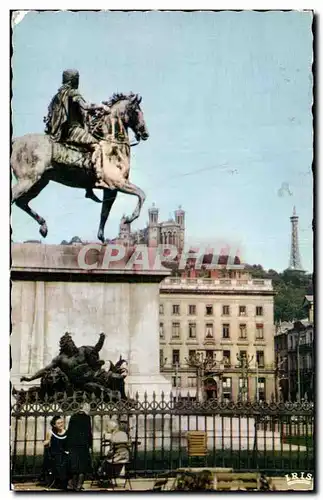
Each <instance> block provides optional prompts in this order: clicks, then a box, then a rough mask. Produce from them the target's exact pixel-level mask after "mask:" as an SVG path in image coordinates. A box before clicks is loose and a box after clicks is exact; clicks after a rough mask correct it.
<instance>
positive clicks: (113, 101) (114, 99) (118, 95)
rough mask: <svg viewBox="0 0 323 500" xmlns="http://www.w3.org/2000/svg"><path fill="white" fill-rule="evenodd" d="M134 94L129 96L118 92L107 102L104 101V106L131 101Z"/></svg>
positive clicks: (131, 93)
mask: <svg viewBox="0 0 323 500" xmlns="http://www.w3.org/2000/svg"><path fill="white" fill-rule="evenodd" d="M134 96H135V94H134V93H133V92H130V93H129V94H123V93H122V92H118V93H115V94H113V95H112V97H110V99H109V100H108V101H105V104H107V105H108V106H113V105H114V104H116V103H117V102H119V101H124V100H126V99H131V98H132V97H134Z"/></svg>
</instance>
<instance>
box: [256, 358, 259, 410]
mask: <svg viewBox="0 0 323 500" xmlns="http://www.w3.org/2000/svg"><path fill="white" fill-rule="evenodd" d="M258 368H259V367H258V361H257V360H256V401H259V371H258Z"/></svg>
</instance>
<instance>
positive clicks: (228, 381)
mask: <svg viewBox="0 0 323 500" xmlns="http://www.w3.org/2000/svg"><path fill="white" fill-rule="evenodd" d="M222 387H223V389H231V377H224V378H223V379H222Z"/></svg>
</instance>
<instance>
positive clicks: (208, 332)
mask: <svg viewBox="0 0 323 500" xmlns="http://www.w3.org/2000/svg"><path fill="white" fill-rule="evenodd" d="M205 338H207V339H213V323H206V325H205Z"/></svg>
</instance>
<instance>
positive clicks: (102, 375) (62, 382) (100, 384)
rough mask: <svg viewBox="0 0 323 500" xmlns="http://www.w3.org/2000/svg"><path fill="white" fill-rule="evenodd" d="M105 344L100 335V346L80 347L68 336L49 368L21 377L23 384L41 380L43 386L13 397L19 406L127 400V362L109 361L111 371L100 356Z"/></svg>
mask: <svg viewBox="0 0 323 500" xmlns="http://www.w3.org/2000/svg"><path fill="white" fill-rule="evenodd" d="M104 340H105V335H104V333H101V334H100V338H99V340H98V342H97V344H96V345H95V346H94V347H92V346H82V347H76V345H75V343H74V341H73V339H72V337H71V335H70V334H69V333H67V332H66V333H65V334H64V335H63V336H62V337H61V339H60V351H59V354H58V356H56V357H55V358H54V359H53V360H52V361H51V363H50V364H49V365H47V366H46V367H45V368H42V369H41V370H39V371H37V372H36V373H35V374H34V375H32V376H31V377H21V382H24V381H26V382H31V381H32V380H37V379H40V386H37V387H36V386H34V387H30V388H29V389H28V390H27V391H24V390H23V389H22V390H20V391H17V390H15V389H13V391H12V394H13V396H14V397H15V398H16V400H17V402H18V403H19V404H23V403H24V402H25V401H26V399H27V394H28V400H29V401H31V400H34V401H35V400H37V401H39V402H43V401H60V400H63V399H64V398H66V396H67V397H69V396H71V397H72V396H74V397H75V395H76V398H77V399H78V398H81V399H83V398H84V396H85V397H89V398H93V397H94V398H100V399H102V400H104V401H116V400H118V399H123V400H124V399H126V394H125V378H126V376H127V374H128V367H127V362H126V361H125V360H124V359H122V356H120V359H119V360H118V361H117V363H115V364H113V363H112V362H111V361H109V367H108V369H107V370H105V369H103V365H104V363H105V362H104V361H103V360H100V357H99V352H100V350H101V349H102V347H103V344H104Z"/></svg>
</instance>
